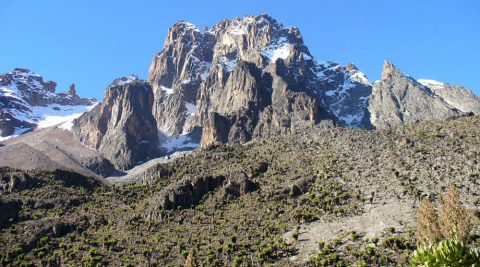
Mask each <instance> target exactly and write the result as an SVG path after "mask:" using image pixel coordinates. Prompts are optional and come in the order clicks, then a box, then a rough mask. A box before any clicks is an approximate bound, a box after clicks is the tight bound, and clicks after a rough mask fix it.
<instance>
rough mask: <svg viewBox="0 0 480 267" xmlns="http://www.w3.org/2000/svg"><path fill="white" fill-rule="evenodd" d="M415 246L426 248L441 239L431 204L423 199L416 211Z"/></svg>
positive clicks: (435, 214)
mask: <svg viewBox="0 0 480 267" xmlns="http://www.w3.org/2000/svg"><path fill="white" fill-rule="evenodd" d="M416 217H417V218H416V219H417V232H416V237H417V244H418V245H423V246H428V245H432V244H436V243H437V242H438V241H440V240H441V239H442V233H441V232H440V229H439V226H438V218H437V213H436V211H435V209H434V208H433V206H432V203H431V202H430V200H429V199H428V198H424V199H423V200H422V202H421V204H420V207H419V208H418V210H417V214H416Z"/></svg>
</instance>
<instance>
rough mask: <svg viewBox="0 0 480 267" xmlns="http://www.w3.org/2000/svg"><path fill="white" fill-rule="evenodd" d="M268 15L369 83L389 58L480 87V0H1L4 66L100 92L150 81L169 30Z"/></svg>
mask: <svg viewBox="0 0 480 267" xmlns="http://www.w3.org/2000/svg"><path fill="white" fill-rule="evenodd" d="M260 13H268V14H270V15H271V16H272V17H274V18H276V19H277V20H278V21H280V22H282V23H283V24H284V25H285V26H297V27H299V28H300V31H301V32H302V35H303V37H304V41H305V43H306V44H307V45H308V47H309V48H310V51H311V52H312V54H313V55H314V56H315V57H316V58H317V59H318V60H321V61H323V60H333V61H337V62H339V63H342V64H344V63H347V62H350V61H351V62H354V63H355V64H356V65H357V66H358V67H359V68H360V69H361V70H362V71H363V72H364V73H365V74H366V75H367V76H368V77H369V79H370V80H377V79H379V78H380V74H381V69H382V64H383V60H384V59H388V60H390V61H392V62H393V63H394V64H396V65H397V66H398V67H400V68H401V69H402V70H403V71H404V72H405V73H406V74H409V75H411V76H413V77H415V78H431V79H436V80H440V81H445V82H450V83H457V84H460V85H464V86H466V87H469V88H470V89H472V90H474V91H475V92H476V93H477V94H480V1H478V0H462V1H459V0H451V1H444V0H396V1H393V0H376V1H374V0H350V1H347V0H343V1H320V0H310V1H301V0H296V1H287V0H261V1H259V0H239V1H225V0H218V1H213V0H208V1H198V0H190V1H178V0H177V1H154V0H152V1H142V0H135V1H133V0H132V1H126V0H110V1H107V0H102V1H99V0H69V1H63V0H43V1H21V0H1V7H0V19H1V31H0V73H5V72H7V71H10V70H11V69H13V68H15V67H27V68H30V69H31V70H33V71H35V72H37V73H39V74H41V75H43V76H44V77H45V78H46V79H51V80H55V81H57V83H58V84H59V87H58V90H65V89H66V88H67V86H68V85H69V84H70V83H72V82H74V83H76V84H77V90H78V92H79V94H80V95H81V96H89V97H97V98H99V99H101V98H103V93H104V90H105V87H106V86H107V85H108V84H109V83H110V82H111V81H112V80H113V79H115V78H116V77H119V76H124V75H129V74H137V75H138V76H139V77H140V78H144V79H145V78H146V77H147V74H148V68H149V65H150V62H151V59H152V57H153V56H154V54H155V53H156V52H157V51H159V50H161V48H162V47H163V41H164V38H165V35H166V33H167V30H168V28H169V27H170V26H171V25H172V24H173V23H175V22H176V21H178V20H182V19H184V20H188V21H190V22H192V23H195V24H197V25H198V26H199V27H200V28H201V29H203V28H204V27H205V26H212V25H214V24H215V23H216V22H218V21H219V20H221V19H223V18H233V17H235V16H243V15H255V14H260Z"/></svg>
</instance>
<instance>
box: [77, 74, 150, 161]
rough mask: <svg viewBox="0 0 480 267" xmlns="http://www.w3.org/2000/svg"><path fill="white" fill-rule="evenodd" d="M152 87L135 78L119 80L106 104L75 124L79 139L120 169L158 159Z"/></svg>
mask: <svg viewBox="0 0 480 267" xmlns="http://www.w3.org/2000/svg"><path fill="white" fill-rule="evenodd" d="M152 104H153V92H152V88H151V86H150V85H149V84H148V83H147V82H145V81H140V80H138V79H137V78H136V77H134V76H129V77H125V78H120V79H116V80H115V81H114V82H113V83H112V84H111V85H110V86H109V87H108V88H107V91H106V93H105V98H104V100H103V102H102V103H100V104H99V105H97V106H95V108H93V109H92V110H91V111H90V112H88V113H85V114H83V115H82V116H81V117H79V118H78V119H76V120H74V122H73V127H72V130H73V132H74V135H75V137H76V138H78V139H79V140H80V141H81V142H82V143H84V144H86V145H87V146H89V147H91V148H94V149H96V150H98V151H99V152H100V154H101V155H102V156H104V157H105V158H107V159H108V160H110V161H111V162H112V164H113V165H114V166H115V167H116V168H118V169H120V170H126V169H129V168H131V167H133V166H135V165H136V164H138V163H141V162H144V161H147V160H149V159H151V158H154V157H156V156H158V153H159V151H158V136H157V125H156V121H155V119H154V117H153V116H152Z"/></svg>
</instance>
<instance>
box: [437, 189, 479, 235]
mask: <svg viewBox="0 0 480 267" xmlns="http://www.w3.org/2000/svg"><path fill="white" fill-rule="evenodd" d="M438 224H439V226H440V231H441V233H442V235H443V236H444V237H445V238H454V239H457V240H458V241H460V242H466V241H467V240H468V238H469V236H470V234H471V233H472V231H473V230H474V226H475V223H474V218H473V216H472V215H471V214H470V213H469V212H468V211H467V209H466V208H465V207H464V206H463V205H462V203H461V202H460V198H459V196H458V192H457V189H456V188H455V187H454V186H452V187H451V188H450V189H449V190H448V192H447V193H446V194H445V196H444V197H443V206H442V209H441V211H440V216H439V221H438Z"/></svg>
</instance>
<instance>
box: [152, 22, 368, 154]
mask: <svg viewBox="0 0 480 267" xmlns="http://www.w3.org/2000/svg"><path fill="white" fill-rule="evenodd" d="M149 82H150V83H151V84H152V88H153V91H154V98H155V99H154V104H153V115H154V117H155V119H156V121H157V125H158V128H159V130H160V132H161V133H162V134H164V135H166V136H167V137H171V136H178V135H182V134H188V133H190V132H191V131H192V130H193V129H194V127H200V128H203V135H202V146H208V145H211V144H215V143H225V142H246V141H249V140H251V139H252V138H256V137H262V136H269V135H271V134H276V133H285V132H288V131H290V130H292V129H295V128H296V127H303V126H304V125H312V124H315V123H318V122H319V121H321V120H324V119H337V120H338V121H339V122H340V123H342V124H343V125H345V126H353V127H362V128H370V127H371V125H370V123H369V118H368V114H367V102H368V96H369V95H370V92H371V84H370V82H369V81H368V80H367V79H366V77H365V76H364V75H363V74H362V73H361V72H359V71H358V70H357V69H356V68H355V67H354V66H353V65H347V66H340V65H338V64H336V63H332V62H323V63H319V62H317V61H316V60H314V59H313V57H312V55H311V54H310V52H309V50H308V48H307V47H306V46H305V44H304V43H303V39H302V36H301V34H300V31H299V30H298V29H297V28H293V27H291V28H285V27H283V25H281V24H280V23H278V22H277V21H275V20H274V19H273V18H271V17H269V16H268V15H260V16H246V17H244V18H235V19H232V20H223V21H221V22H220V23H218V24H217V25H215V26H214V27H212V28H211V29H206V30H205V31H204V32H201V31H200V30H199V29H198V28H197V27H196V26H195V25H193V24H191V23H188V22H184V21H182V22H179V23H176V24H175V25H173V26H172V28H170V30H169V32H168V36H167V38H166V40H165V45H164V48H163V49H162V51H160V52H159V53H158V54H157V55H156V56H155V57H154V58H153V61H152V65H151V67H150V72H149Z"/></svg>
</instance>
